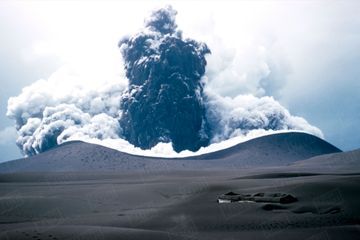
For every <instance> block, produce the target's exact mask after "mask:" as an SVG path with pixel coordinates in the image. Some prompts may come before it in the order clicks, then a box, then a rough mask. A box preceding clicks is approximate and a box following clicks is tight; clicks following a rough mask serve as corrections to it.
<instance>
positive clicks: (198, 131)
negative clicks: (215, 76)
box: [119, 7, 210, 152]
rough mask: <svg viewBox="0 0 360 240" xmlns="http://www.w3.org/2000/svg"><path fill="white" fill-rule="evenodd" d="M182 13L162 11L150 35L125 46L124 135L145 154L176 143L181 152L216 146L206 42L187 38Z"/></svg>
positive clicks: (152, 23) (149, 25) (129, 40)
mask: <svg viewBox="0 0 360 240" xmlns="http://www.w3.org/2000/svg"><path fill="white" fill-rule="evenodd" d="M175 15H176V11H175V10H173V9H172V8H171V7H167V8H165V9H160V10H159V11H156V12H154V13H153V14H152V16H151V17H150V18H149V19H148V20H147V21H146V24H145V25H146V29H145V31H143V32H141V33H139V34H137V35H135V36H133V37H131V38H126V39H124V40H122V41H121V42H120V44H119V45H120V48H121V52H122V55H123V57H124V60H125V69H126V76H127V78H128V79H129V88H128V90H127V91H126V93H125V94H124V98H123V101H122V109H123V115H122V118H121V120H120V125H121V126H122V128H123V136H124V137H125V139H127V140H128V141H129V142H130V143H132V144H134V145H135V146H138V147H140V148H143V149H149V148H151V147H154V146H155V145H156V144H158V143H159V142H172V146H173V148H174V150H175V151H177V152H180V151H182V150H186V149H187V150H191V151H197V150H198V149H199V148H200V147H203V146H207V145H208V144H209V141H210V135H209V134H210V129H209V126H208V121H207V119H206V112H205V106H204V101H203V99H204V91H203V83H202V82H201V77H202V76H203V75H204V73H205V65H206V60H205V54H207V53H210V50H209V49H208V47H207V46H206V45H205V44H204V43H198V42H196V41H194V40H190V39H183V38H182V36H181V32H179V31H177V25H176V23H175Z"/></svg>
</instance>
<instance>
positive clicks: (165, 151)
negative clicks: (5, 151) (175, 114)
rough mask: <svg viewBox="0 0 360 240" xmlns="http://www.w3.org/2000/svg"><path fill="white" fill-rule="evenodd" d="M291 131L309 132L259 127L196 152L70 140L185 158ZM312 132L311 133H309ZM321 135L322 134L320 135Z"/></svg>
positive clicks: (163, 146) (122, 142)
mask: <svg viewBox="0 0 360 240" xmlns="http://www.w3.org/2000/svg"><path fill="white" fill-rule="evenodd" d="M291 132H299V133H308V132H306V131H300V130H277V131H274V130H264V129H257V130H253V131H251V132H249V134H247V135H246V136H237V137H233V138H230V139H228V140H224V141H222V142H218V143H213V144H211V145H209V146H207V147H202V148H200V149H199V150H198V151H196V152H191V151H188V150H185V151H182V152H179V153H177V152H175V151H174V150H173V148H172V146H171V143H159V144H157V145H156V146H155V147H153V148H151V149H149V150H142V149H140V148H138V147H135V146H134V145H131V144H130V143H129V142H127V141H126V140H124V139H104V140H100V139H95V138H87V137H80V138H77V137H71V138H70V139H68V141H84V142H87V143H92V144H97V145H101V146H104V147H107V148H111V149H114V150H117V151H121V152H124V153H128V154H131V155H137V156H146V157H160V158H184V157H191V156H199V155H203V154H206V153H212V152H216V151H219V150H223V149H227V148H230V147H232V146H235V145H237V144H240V143H244V142H247V141H250V140H252V139H256V138H260V137H264V136H268V135H273V134H281V133H291ZM308 134H310V133H308ZM318 137H321V136H318Z"/></svg>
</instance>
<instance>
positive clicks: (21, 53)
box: [0, 0, 360, 161]
mask: <svg viewBox="0 0 360 240" xmlns="http://www.w3.org/2000/svg"><path fill="white" fill-rule="evenodd" d="M166 4H171V5H173V7H174V8H175V9H176V10H177V11H178V16H177V22H178V25H179V28H181V29H182V30H183V32H184V35H185V36H188V37H191V38H194V39H197V40H200V41H204V42H206V43H207V44H208V45H209V47H210V49H211V50H212V55H211V56H210V57H209V59H208V62H209V66H208V75H210V76H211V75H214V79H215V80H214V81H213V82H210V84H212V85H213V86H214V87H216V88H218V89H219V92H220V93H221V94H222V95H224V96H230V97H233V96H236V95H238V94H249V93H250V94H254V95H256V96H265V95H270V96H274V98H275V99H276V100H278V101H279V102H280V103H281V104H282V105H284V106H285V107H286V108H287V109H288V110H289V111H290V112H291V113H292V114H293V115H298V116H301V117H304V118H305V119H306V120H307V121H309V122H310V123H311V124H312V125H314V126H316V127H318V128H320V129H321V130H322V132H323V133H324V136H325V139H326V140H327V141H329V142H330V143H332V144H334V145H336V146H338V147H340V148H341V149H343V150H351V149H355V148H359V147H360V126H359V120H360V94H359V93H360V79H359V76H360V68H359V63H360V16H359V14H358V13H359V12H358V10H359V9H360V2H359V1H329V0H326V1H274V2H270V1H266V2H262V1H249V2H246V1H218V2H217V1H197V2H193V1H182V2H169V1H151V3H150V1H147V2H140V1H131V2H126V1H118V2H115V1H99V2H96V1H91V2H87V1H75V2H71V1H58V2H56V1H19V2H16V1H9V2H7V1H0V33H1V38H0V45H1V48H0V63H1V64H0V80H1V84H2V85H1V88H0V152H1V156H0V161H4V160H9V159H14V158H19V157H21V154H20V152H19V150H18V149H17V147H16V145H15V140H16V132H15V130H14V127H13V125H14V123H13V121H12V120H9V119H8V118H7V117H6V116H5V115H6V111H7V101H8V98H9V97H11V96H17V95H19V94H20V93H21V90H22V89H23V88H24V87H26V86H28V85H30V84H32V83H34V82H35V81H37V80H39V79H48V78H49V77H50V76H51V74H52V73H54V72H55V71H57V70H58V69H59V68H61V67H63V66H64V65H65V66H71V67H72V68H74V69H76V70H77V71H80V72H82V73H83V75H84V76H87V77H86V78H85V79H86V80H85V82H82V83H79V84H92V83H94V82H96V83H98V82H101V81H105V80H106V79H109V78H116V76H117V74H118V73H119V71H120V69H121V68H122V62H121V55H120V52H119V49H118V47H117V43H118V41H119V40H120V39H121V37H122V36H124V35H128V34H132V33H135V32H137V31H138V29H139V28H140V27H142V25H143V20H144V17H146V16H148V15H149V12H151V10H153V9H154V8H157V7H161V6H164V5H166ZM229 66H230V67H229ZM223 68H226V71H223ZM219 71H223V72H224V74H221V75H219V74H217V72H219ZM119 81H120V78H119ZM229 86H231V87H229ZM65 87H66V86H65Z"/></svg>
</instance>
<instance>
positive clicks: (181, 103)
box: [7, 7, 322, 156]
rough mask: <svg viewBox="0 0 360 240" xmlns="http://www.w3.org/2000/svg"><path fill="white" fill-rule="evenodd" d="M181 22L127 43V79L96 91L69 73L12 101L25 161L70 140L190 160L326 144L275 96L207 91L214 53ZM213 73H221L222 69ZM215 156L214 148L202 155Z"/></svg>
mask: <svg viewBox="0 0 360 240" xmlns="http://www.w3.org/2000/svg"><path fill="white" fill-rule="evenodd" d="M175 16H176V11H175V10H173V9H172V8H171V7H166V8H163V9H160V10H158V11H155V12H153V13H152V15H151V17H150V18H149V19H147V21H146V22H145V27H144V29H143V30H142V31H141V32H139V33H138V34H136V35H134V36H132V37H127V38H124V39H123V40H122V41H120V43H119V46H120V50H121V53H122V55H123V58H124V63H125V73H124V75H126V77H125V76H124V77H123V78H122V79H118V80H117V81H112V82H107V84H105V85H100V86H88V84H86V83H85V84H78V83H77V82H78V81H77V80H78V78H80V76H77V75H74V74H73V72H72V71H71V70H68V69H66V68H62V69H60V70H59V71H57V72H56V73H54V74H53V75H52V76H51V77H50V78H49V79H48V80H39V81H37V82H35V83H33V84H32V85H30V86H28V87H25V88H24V89H23V90H22V92H21V94H20V95H19V96H16V97H12V98H10V99H9V102H8V112H7V116H8V117H10V118H11V119H14V120H15V123H16V129H17V134H18V139H17V145H18V146H19V148H20V149H21V151H22V152H23V154H24V155H26V156H30V155H34V154H38V153H41V152H43V151H46V150H48V149H51V148H52V147H54V146H56V145H58V144H61V143H63V142H66V141H70V140H84V141H90V142H96V143H99V144H103V145H105V146H108V147H112V148H115V149H118V150H120V151H125V152H131V153H137V154H145V152H144V151H141V150H139V149H136V148H135V147H134V145H135V146H139V147H141V148H143V149H149V148H152V147H154V148H153V149H152V150H151V151H152V152H151V153H150V154H149V152H146V154H147V155H162V156H164V153H165V152H166V156H183V155H181V154H180V155H176V154H175V153H174V151H176V152H179V151H181V150H191V151H196V150H198V149H199V148H201V147H206V146H208V145H209V144H212V143H218V142H222V141H227V140H231V139H234V137H246V136H257V135H259V134H264V133H266V132H276V131H284V130H285V131H286V130H301V131H306V132H309V133H312V134H314V135H317V136H320V137H322V133H321V131H320V130H319V129H318V128H316V127H314V126H311V125H310V124H309V123H308V122H307V121H306V120H304V119H303V118H300V117H296V116H292V115H291V114H290V113H289V111H288V110H286V109H285V108H284V107H283V106H281V105H280V104H279V103H278V102H277V101H275V100H274V99H273V98H272V97H266V96H265V97H261V98H258V97H254V96H252V95H238V96H234V97H224V96H221V95H220V94H219V93H221V87H222V86H219V85H218V86H217V88H212V87H211V84H208V85H207V84H206V83H207V82H208V81H209V82H210V81H211V80H212V79H211V77H212V75H211V74H210V75H207V76H206V77H204V73H205V67H206V58H207V56H209V55H208V54H209V53H210V50H209V48H208V47H207V45H206V44H204V43H199V42H196V41H194V40H191V39H184V38H183V37H182V34H181V32H180V31H179V30H178V28H177V25H176V23H175ZM215 57H216V56H215ZM219 57H221V56H219ZM219 61H221V59H220V60H219ZM224 62H226V61H224ZM210 70H211V71H209V72H212V73H213V74H214V73H216V71H215V70H216V68H213V69H210ZM89 71H91V69H89ZM260 80H261V79H260ZM260 80H259V81H260ZM126 82H127V83H128V84H127V86H125V85H124V84H123V83H126ZM224 87H228V86H224ZM126 140H127V141H126ZM164 143H167V144H164ZM165 145H166V146H170V145H172V149H171V150H169V149H168V148H167V147H164V146H165ZM159 146H160V147H159ZM225 146H226V145H225ZM213 149H214V148H213V145H210V146H208V147H206V148H204V149H201V151H202V152H209V151H212V150H213Z"/></svg>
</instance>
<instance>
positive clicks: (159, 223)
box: [0, 170, 360, 239]
mask: <svg viewBox="0 0 360 240" xmlns="http://www.w3.org/2000/svg"><path fill="white" fill-rule="evenodd" d="M246 175H247V174H246V173H244V172H239V171H218V172H213V171H211V172H210V171H202V172H199V171H169V172H163V173H155V172H144V173H136V174H114V173H112V174H111V173H53V174H52V175H49V176H48V178H47V179H46V178H43V179H42V180H41V181H40V180H38V176H37V175H36V174H35V173H28V174H21V173H17V174H16V178H14V175H12V177H11V178H9V179H7V178H6V175H5V176H3V177H2V182H1V183H0V186H1V187H0V196H1V197H0V203H1V204H0V213H1V214H0V215H1V217H0V223H1V224H0V230H1V239H340V238H341V239H356V238H357V237H359V236H360V226H359V224H360V205H359V202H360V191H359V183H360V175H358V174H350V175H349V174H348V175H347V174H344V175H326V174H325V175H324V174H322V175H316V174H302V173H295V174H294V173H293V174H288V175H286V174H285V176H284V173H281V172H279V173H277V174H271V175H270V176H269V175H267V174H266V170H261V171H259V172H258V173H256V174H255V175H250V176H248V177H247V176H246ZM74 176H75V177H74ZM78 176H81V177H80V178H81V180H74V179H76V178H79V177H78ZM11 179H16V181H14V180H11ZM87 179H88V180H87ZM7 180H8V181H7ZM228 191H235V192H240V193H258V192H264V193H277V192H281V193H290V194H292V195H293V196H295V197H296V198H297V199H298V201H297V202H294V203H290V204H276V203H251V202H249V203H247V202H246V203H228V204H218V203H217V202H216V200H217V197H218V196H220V195H221V194H223V193H226V192H228Z"/></svg>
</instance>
